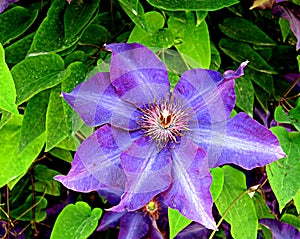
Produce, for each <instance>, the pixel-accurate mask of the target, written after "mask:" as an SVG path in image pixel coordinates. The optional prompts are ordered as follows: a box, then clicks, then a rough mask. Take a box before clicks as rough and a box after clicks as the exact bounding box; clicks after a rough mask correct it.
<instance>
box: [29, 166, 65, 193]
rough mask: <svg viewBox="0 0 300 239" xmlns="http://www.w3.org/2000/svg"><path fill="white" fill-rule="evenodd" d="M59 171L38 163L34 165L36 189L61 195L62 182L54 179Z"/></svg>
mask: <svg viewBox="0 0 300 239" xmlns="http://www.w3.org/2000/svg"><path fill="white" fill-rule="evenodd" d="M58 174H59V172H57V171H55V170H52V169H49V168H47V167H46V166H45V165H42V164H38V165H36V166H35V167H34V175H33V176H34V180H35V182H34V190H35V191H36V192H41V193H46V194H49V195H53V196H59V195H60V185H61V184H60V183H59V182H58V181H56V180H54V179H53V177H54V176H56V175H58Z"/></svg>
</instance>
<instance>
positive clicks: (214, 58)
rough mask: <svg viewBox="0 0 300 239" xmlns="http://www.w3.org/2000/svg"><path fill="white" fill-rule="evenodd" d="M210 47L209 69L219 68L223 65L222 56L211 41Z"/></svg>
mask: <svg viewBox="0 0 300 239" xmlns="http://www.w3.org/2000/svg"><path fill="white" fill-rule="evenodd" d="M210 49H211V62H210V67H209V69H212V70H215V71H217V70H219V68H220V66H221V56H220V53H219V51H218V50H217V48H216V47H215V45H214V44H213V43H212V42H210Z"/></svg>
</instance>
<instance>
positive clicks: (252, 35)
mask: <svg viewBox="0 0 300 239" xmlns="http://www.w3.org/2000/svg"><path fill="white" fill-rule="evenodd" d="M219 27H220V29H221V31H222V32H223V33H224V34H225V35H227V36H228V37H230V38H232V39H234V40H238V41H242V42H247V43H253V44H256V45H262V46H274V45H276V43H275V42H274V41H273V40H272V39H271V38H270V37H269V36H268V35H267V34H265V33H264V32H263V31H262V30H261V29H260V28H259V27H257V26H256V25H254V24H253V23H252V22H249V21H247V20H245V19H243V18H241V17H233V18H226V19H225V20H224V22H223V24H220V25H219Z"/></svg>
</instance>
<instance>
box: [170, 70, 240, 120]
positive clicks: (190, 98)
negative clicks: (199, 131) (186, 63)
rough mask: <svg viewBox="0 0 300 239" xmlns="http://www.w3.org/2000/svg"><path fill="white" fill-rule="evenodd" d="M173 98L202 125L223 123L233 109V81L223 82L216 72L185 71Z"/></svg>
mask: <svg viewBox="0 0 300 239" xmlns="http://www.w3.org/2000/svg"><path fill="white" fill-rule="evenodd" d="M173 95H174V97H175V98H179V99H182V98H183V99H182V101H183V102H185V103H186V105H187V106H186V107H187V108H190V109H192V111H193V113H195V114H196V116H197V121H198V122H199V124H200V125H202V124H213V123H216V122H223V121H225V120H227V119H228V118H229V115H230V113H231V111H232V109H233V108H234V104H235V92H234V81H230V80H229V79H228V80H224V78H223V77H222V76H221V74H220V73H219V72H217V71H211V70H202V69H193V70H189V71H186V72H185V73H184V74H183V75H182V76H181V78H180V80H179V82H178V83H177V85H176V86H175V88H174V91H173Z"/></svg>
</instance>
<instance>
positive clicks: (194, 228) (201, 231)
mask: <svg viewBox="0 0 300 239" xmlns="http://www.w3.org/2000/svg"><path fill="white" fill-rule="evenodd" d="M210 234H211V230H209V229H207V228H206V227H204V226H202V225H201V224H198V223H195V222H192V223H191V224H189V225H188V226H187V227H185V228H184V229H183V230H182V231H180V232H179V233H178V234H177V235H176V237H175V239H190V238H193V239H208V238H209V236H210Z"/></svg>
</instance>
